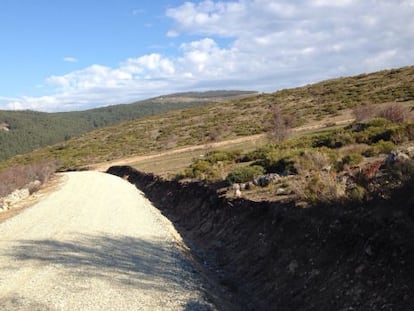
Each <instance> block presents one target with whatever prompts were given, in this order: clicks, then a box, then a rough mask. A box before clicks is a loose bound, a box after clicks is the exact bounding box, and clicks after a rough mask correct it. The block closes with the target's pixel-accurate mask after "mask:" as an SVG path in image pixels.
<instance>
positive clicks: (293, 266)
mask: <svg viewBox="0 0 414 311" xmlns="http://www.w3.org/2000/svg"><path fill="white" fill-rule="evenodd" d="M298 267H299V264H298V262H297V261H296V260H295V259H294V260H292V261H291V262H290V264H289V265H288V271H289V272H290V273H292V274H294V273H295V272H296V269H297V268H298Z"/></svg>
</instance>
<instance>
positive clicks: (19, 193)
mask: <svg viewBox="0 0 414 311" xmlns="http://www.w3.org/2000/svg"><path fill="white" fill-rule="evenodd" d="M29 195H30V191H29V189H27V188H25V189H18V190H15V191H13V192H12V193H10V194H9V195H8V196H6V197H5V198H4V199H3V209H4V206H6V208H7V209H10V207H11V206H12V205H13V204H16V203H17V202H19V201H21V200H24V199H26V198H27V197H29Z"/></svg>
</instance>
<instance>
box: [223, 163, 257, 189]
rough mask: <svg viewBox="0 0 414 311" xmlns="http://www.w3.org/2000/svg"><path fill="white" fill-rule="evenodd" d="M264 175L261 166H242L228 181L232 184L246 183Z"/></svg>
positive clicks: (235, 170)
mask: <svg viewBox="0 0 414 311" xmlns="http://www.w3.org/2000/svg"><path fill="white" fill-rule="evenodd" d="M263 174H264V168H263V167H262V166H259V165H251V166H242V167H237V168H235V169H234V170H233V171H232V172H231V173H230V174H228V175H227V178H226V179H227V181H228V182H230V183H231V184H234V183H244V182H249V181H252V180H253V179H255V178H256V177H258V176H260V175H263Z"/></svg>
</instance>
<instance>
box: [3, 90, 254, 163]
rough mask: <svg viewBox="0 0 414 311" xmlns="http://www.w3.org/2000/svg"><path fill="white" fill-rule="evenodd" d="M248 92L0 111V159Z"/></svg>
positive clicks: (224, 92)
mask: <svg viewBox="0 0 414 311" xmlns="http://www.w3.org/2000/svg"><path fill="white" fill-rule="evenodd" d="M251 93H252V92H242V91H209V92H199V93H198V92H193V93H182V94H173V95H167V96H161V97H157V98H153V99H148V100H144V101H139V102H136V103H132V104H127V105H114V106H109V107H103V108H97V109H91V110H86V111H76V112H62V113H42V112H35V111H0V160H4V159H7V158H9V157H11V156H14V155H16V154H22V153H26V152H29V151H31V150H33V149H36V148H40V147H44V146H47V145H51V144H54V143H57V142H60V141H64V140H68V139H70V138H72V137H76V136H79V135H81V134H83V133H86V132H88V131H91V130H93V129H97V128H101V127H104V126H109V125H112V124H117V123H120V122H122V121H126V120H133V119H136V118H140V117H144V116H149V115H155V114H160V113H163V112H166V111H169V110H174V109H182V108H186V107H195V106H202V105H205V104H209V103H214V102H220V101H222V100H223V98H229V97H230V98H231V97H237V96H240V95H246V94H251Z"/></svg>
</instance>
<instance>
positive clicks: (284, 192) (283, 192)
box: [276, 188, 288, 195]
mask: <svg viewBox="0 0 414 311" xmlns="http://www.w3.org/2000/svg"><path fill="white" fill-rule="evenodd" d="M287 194H288V191H287V189H286V188H278V189H277V190H276V195H287Z"/></svg>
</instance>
